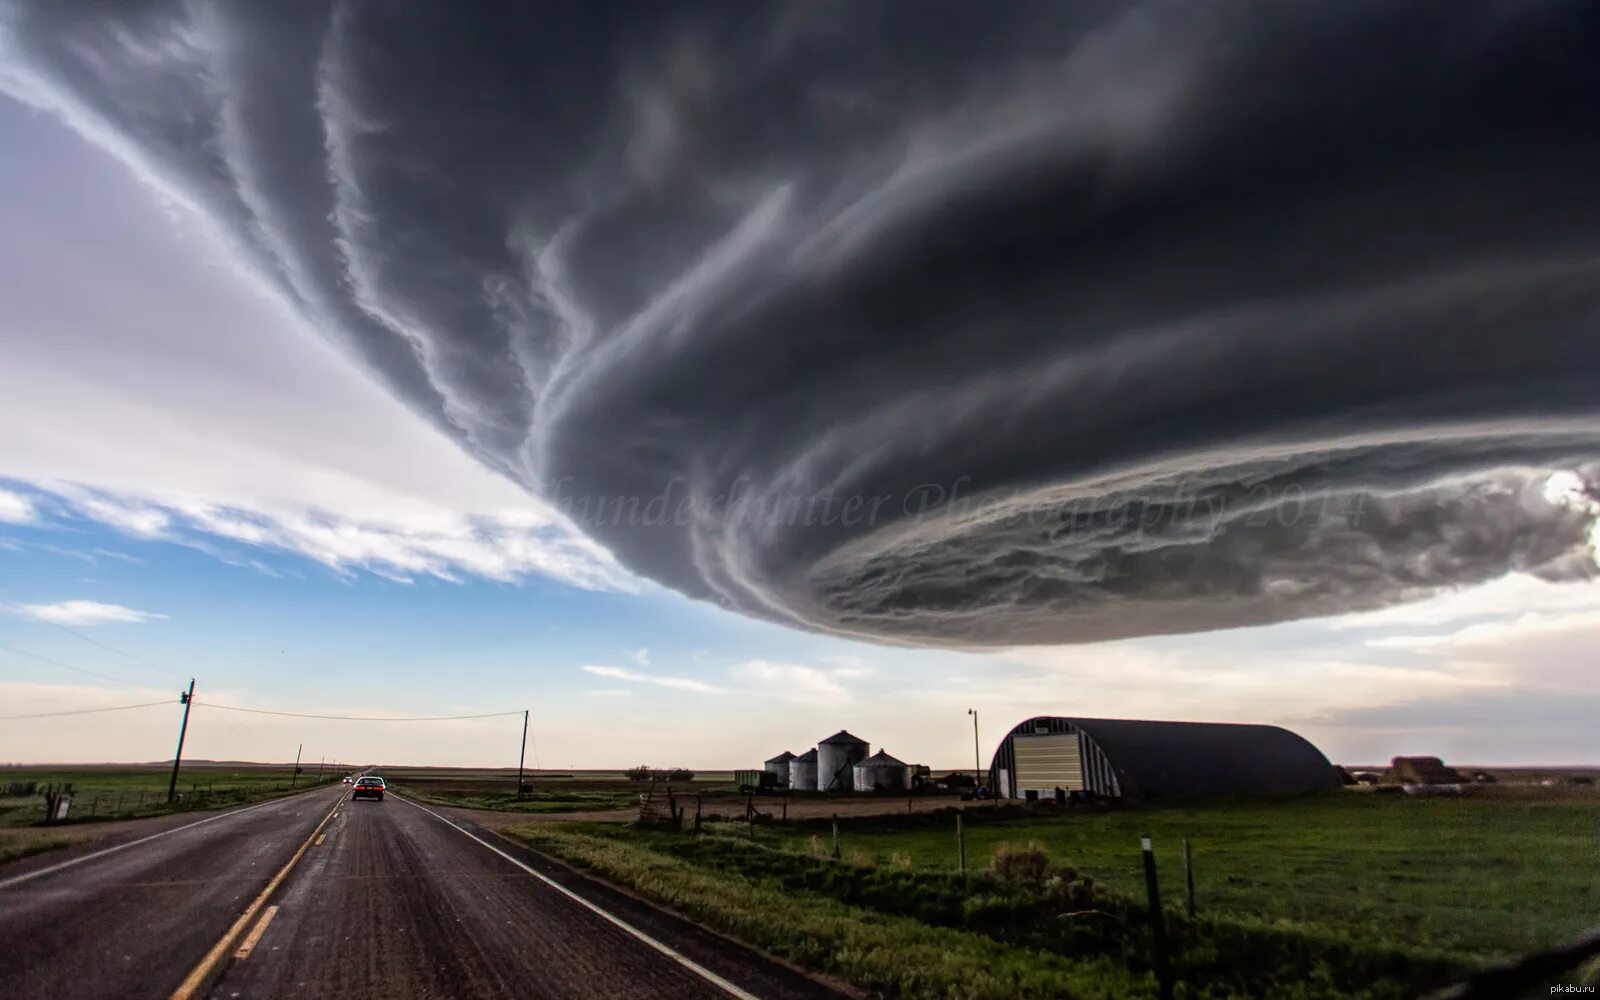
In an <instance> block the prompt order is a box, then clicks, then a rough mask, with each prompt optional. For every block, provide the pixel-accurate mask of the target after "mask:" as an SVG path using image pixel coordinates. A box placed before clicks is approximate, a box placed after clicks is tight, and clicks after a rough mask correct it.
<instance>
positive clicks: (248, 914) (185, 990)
mask: <svg viewBox="0 0 1600 1000" xmlns="http://www.w3.org/2000/svg"><path fill="white" fill-rule="evenodd" d="M342 805H344V797H343V796H340V798H339V801H338V802H336V803H334V806H333V808H332V809H329V810H328V815H326V816H324V817H322V822H320V823H318V824H317V828H316V829H315V830H312V831H311V835H310V836H309V837H307V838H306V839H305V840H304V841H302V842H301V844H300V846H299V847H298V848H297V849H296V850H295V852H294V857H292V858H290V859H289V860H288V862H287V863H286V864H284V866H283V867H282V868H280V869H278V874H276V875H274V876H272V881H271V882H268V883H267V887H266V888H265V889H262V890H261V895H259V896H257V897H256V898H255V899H254V900H252V901H251V903H250V905H249V906H247V907H245V909H244V912H243V913H241V914H239V919H238V920H235V921H234V922H233V926H232V927H229V928H228V932H227V933H226V934H224V935H222V939H221V940H219V941H218V942H217V943H216V944H214V945H212V946H211V950H210V951H208V952H206V957H205V958H202V959H201V960H200V964H199V965H196V966H195V967H194V968H193V969H191V970H190V971H189V975H188V976H187V977H185V978H184V980H183V983H182V984H181V985H180V986H179V987H178V988H177V989H175V990H173V991H172V996H171V998H170V1000H191V998H192V997H194V996H195V994H197V993H199V992H200V987H202V986H204V985H205V982H206V980H207V979H208V978H209V977H210V976H211V974H212V973H213V972H215V971H216V968H217V966H218V965H219V964H220V963H221V962H222V959H223V958H224V957H225V956H226V955H227V954H228V947H229V946H230V945H232V944H233V941H234V939H235V938H237V937H238V936H239V934H240V932H242V931H243V930H244V929H245V928H246V927H248V926H249V925H250V921H251V920H253V919H254V918H255V915H256V912H257V911H258V910H260V909H261V906H262V904H263V903H265V902H266V901H267V897H268V896H271V895H272V893H273V891H274V890H276V889H277V888H278V885H279V884H280V883H282V882H283V880H284V879H285V878H287V877H288V875H289V872H291V871H293V870H294V866H295V865H296V864H298V863H299V862H300V859H301V857H303V856H304V855H305V853H306V849H307V848H309V847H310V846H311V842H312V841H313V840H316V839H317V834H319V833H321V832H322V828H323V827H324V826H327V825H328V820H330V819H333V814H334V813H336V812H338V811H339V807H340V806H342Z"/></svg>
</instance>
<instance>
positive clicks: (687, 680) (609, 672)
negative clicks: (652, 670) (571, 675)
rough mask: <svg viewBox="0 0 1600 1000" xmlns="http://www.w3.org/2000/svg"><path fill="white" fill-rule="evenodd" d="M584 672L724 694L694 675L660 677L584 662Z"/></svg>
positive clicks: (638, 682)
mask: <svg viewBox="0 0 1600 1000" xmlns="http://www.w3.org/2000/svg"><path fill="white" fill-rule="evenodd" d="M579 669H581V670H582V671H583V672H584V673H587V674H593V675H594V676H596V677H605V678H608V679H610V680H615V681H628V682H629V683H633V684H655V685H657V686H659V687H666V688H676V689H678V690H680V691H693V692H695V693H696V694H722V693H723V689H722V688H720V687H717V686H716V685H715V684H707V683H706V682H705V681H699V680H695V679H694V678H692V677H658V676H656V675H654V674H642V673H640V672H639V671H637V670H626V669H624V668H622V667H607V666H599V665H596V664H588V663H586V664H584V665H583V666H582V667H581V668H579Z"/></svg>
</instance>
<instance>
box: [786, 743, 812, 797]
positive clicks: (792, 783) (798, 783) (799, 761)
mask: <svg viewBox="0 0 1600 1000" xmlns="http://www.w3.org/2000/svg"><path fill="white" fill-rule="evenodd" d="M789 787H790V788H792V789H794V790H795V791H797V792H814V791H816V790H817V751H816V748H814V747H813V748H812V749H810V750H807V751H806V752H805V753H803V754H801V755H800V756H798V757H796V758H795V759H794V760H792V761H790V762H789Z"/></svg>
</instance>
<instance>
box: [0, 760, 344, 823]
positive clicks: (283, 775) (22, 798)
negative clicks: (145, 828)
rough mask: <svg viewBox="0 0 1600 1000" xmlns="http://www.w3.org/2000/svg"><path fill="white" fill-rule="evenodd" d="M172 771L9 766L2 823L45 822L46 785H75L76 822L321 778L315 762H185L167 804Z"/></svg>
mask: <svg viewBox="0 0 1600 1000" xmlns="http://www.w3.org/2000/svg"><path fill="white" fill-rule="evenodd" d="M340 777H342V773H339V772H335V771H333V770H331V769H330V770H327V771H325V772H324V774H323V775H322V780H323V782H324V783H326V782H328V781H338V780H339V779H340ZM170 779H171V771H170V770H169V769H167V768H164V767H138V766H121V765H119V766H105V767H84V766H79V767H5V768H0V828H4V827H24V826H34V825H37V824H40V823H42V822H43V821H44V819H45V814H44V809H45V801H44V796H43V794H41V792H42V789H43V786H45V785H71V786H72V798H73V801H72V807H71V811H70V812H69V813H68V817H67V822H66V824H53V826H56V827H58V828H59V827H60V826H63V825H64V826H72V825H76V824H79V823H87V822H94V821H102V820H112V819H134V818H138V817H141V816H159V815H163V814H165V813H169V812H174V811H178V810H186V809H217V808H222V807H225V806H231V805H241V804H243V803H246V802H254V801H257V800H259V799H264V798H270V797H271V796H274V795H280V794H284V793H286V792H288V791H290V790H291V783H292V784H293V786H294V787H296V788H305V787H308V786H309V785H312V784H315V783H316V782H317V780H318V776H317V773H316V768H315V767H313V768H311V769H310V770H309V771H303V772H302V773H301V774H300V775H299V777H298V778H296V777H295V776H294V774H293V768H292V767H288V766H284V767H274V766H267V765H242V766H230V765H212V764H196V765H193V766H186V767H184V768H183V769H182V771H181V772H180V773H179V776H178V787H177V790H178V793H179V795H180V796H181V798H180V800H179V801H177V802H175V803H173V804H171V805H168V803H167V786H168V782H169V781H170ZM28 784H34V785H36V786H38V789H39V790H36V791H34V792H33V793H31V794H11V795H6V794H3V793H4V792H5V791H7V790H8V789H9V790H16V789H17V786H26V785H28Z"/></svg>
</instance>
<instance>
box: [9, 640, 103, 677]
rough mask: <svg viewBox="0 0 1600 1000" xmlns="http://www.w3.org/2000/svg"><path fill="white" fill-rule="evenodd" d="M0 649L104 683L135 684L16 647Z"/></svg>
mask: <svg viewBox="0 0 1600 1000" xmlns="http://www.w3.org/2000/svg"><path fill="white" fill-rule="evenodd" d="M0 649H3V650H6V651H7V652H10V653H15V654H17V655H18V656H26V657H27V658H28V659H30V660H38V661H39V662H40V663H48V664H50V665H51V666H52V667H60V668H61V669H62V670H71V671H73V672H75V673H80V674H87V675H89V676H90V677H98V678H100V679H101V680H103V681H111V682H112V683H114V684H124V685H127V686H128V687H133V682H131V681H126V680H123V679H122V678H121V677H112V676H111V675H110V674H100V673H95V672H94V671H93V670H85V669H84V668H83V667H75V666H73V665H72V664H70V663H62V662H61V661H60V660H52V659H51V658H50V657H48V656H40V655H39V654H38V653H30V652H28V651H27V650H25V649H18V648H16V647H15V646H7V645H6V644H4V643H0Z"/></svg>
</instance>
